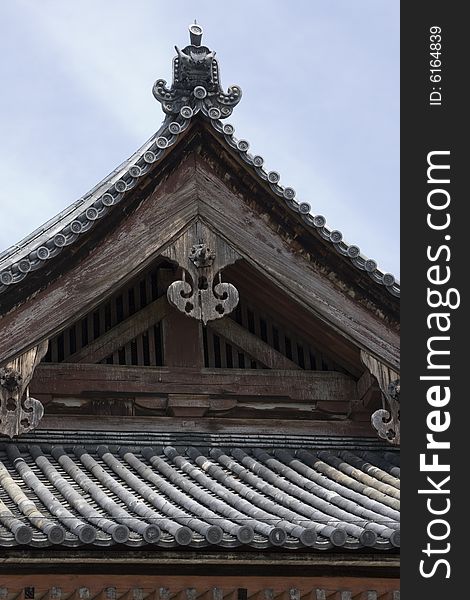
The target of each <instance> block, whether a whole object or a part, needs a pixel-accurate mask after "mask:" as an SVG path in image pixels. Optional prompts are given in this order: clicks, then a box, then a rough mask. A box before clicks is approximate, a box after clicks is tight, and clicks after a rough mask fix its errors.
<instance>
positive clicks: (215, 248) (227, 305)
mask: <svg viewBox="0 0 470 600" xmlns="http://www.w3.org/2000/svg"><path fill="white" fill-rule="evenodd" d="M162 255H163V256H166V257H167V258H169V259H170V260H172V261H174V262H176V263H178V265H179V266H180V267H181V268H182V269H183V279H182V280H181V281H175V282H173V283H172V284H171V285H170V286H169V287H168V291H167V297H168V301H169V302H170V303H171V304H172V305H173V306H175V307H176V308H177V309H178V310H179V311H181V312H182V313H184V314H185V315H187V316H188V317H193V318H194V319H198V320H199V321H202V322H203V323H204V324H206V323H207V322H208V321H213V320H214V319H220V318H221V317H224V316H225V315H227V314H229V313H231V312H232V310H233V309H234V308H235V307H236V306H237V304H238V290H237V289H236V288H235V286H233V285H232V284H231V283H222V276H221V272H222V270H223V269H224V268H225V267H227V266H228V265H231V264H233V263H234V262H235V261H237V260H238V259H240V258H241V256H240V255H239V254H238V253H237V252H236V251H235V250H234V249H233V248H232V247H231V246H229V245H228V244H227V242H226V241H225V240H223V239H222V238H221V237H219V236H218V235H216V234H215V233H214V232H213V231H212V230H211V229H209V227H207V226H206V225H205V224H204V223H203V222H201V221H197V222H196V223H194V224H193V225H192V226H191V227H190V228H189V229H187V230H186V231H185V232H184V233H183V234H182V235H181V236H180V237H179V238H178V239H177V240H176V241H175V242H174V243H173V244H172V245H171V246H170V247H169V248H167V249H166V250H165V251H164V252H163V253H162Z"/></svg>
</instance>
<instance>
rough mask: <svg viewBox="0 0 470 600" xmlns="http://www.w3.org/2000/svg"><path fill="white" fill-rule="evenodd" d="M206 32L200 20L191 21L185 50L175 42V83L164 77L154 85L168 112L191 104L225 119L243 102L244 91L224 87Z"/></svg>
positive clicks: (173, 111)
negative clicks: (208, 44) (202, 43)
mask: <svg viewBox="0 0 470 600" xmlns="http://www.w3.org/2000/svg"><path fill="white" fill-rule="evenodd" d="M202 35H203V29H202V27H201V26H200V25H199V24H198V23H196V21H195V22H194V23H192V24H191V25H189V39H190V44H189V45H188V46H186V47H185V48H183V49H182V50H180V49H179V48H178V46H175V49H176V56H175V57H174V58H173V83H172V84H171V87H170V88H169V87H168V86H167V82H166V81H165V80H164V79H157V81H156V82H155V83H154V85H153V89H152V92H153V95H154V96H155V98H156V99H157V100H158V101H159V102H160V103H161V105H162V109H163V112H164V113H166V114H167V115H172V116H174V115H178V114H180V111H181V109H182V108H183V107H190V108H191V109H192V110H193V113H196V112H198V111H199V110H201V111H202V112H203V114H205V115H207V116H210V117H211V118H214V115H217V118H219V119H225V118H226V117H229V116H230V115H231V114H232V110H233V107H234V106H236V105H237V104H238V103H239V102H240V99H241V96H242V91H241V89H240V88H239V87H238V86H237V85H232V86H230V87H229V88H228V90H227V92H224V91H223V90H222V87H221V85H220V76H219V63H218V61H217V59H216V58H215V52H214V51H212V50H210V49H209V48H208V47H207V46H203V45H201V42H202Z"/></svg>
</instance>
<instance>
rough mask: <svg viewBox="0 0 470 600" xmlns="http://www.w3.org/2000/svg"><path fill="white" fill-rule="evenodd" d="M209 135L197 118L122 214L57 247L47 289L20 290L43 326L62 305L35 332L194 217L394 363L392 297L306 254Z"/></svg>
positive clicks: (296, 227) (316, 254)
mask: <svg viewBox="0 0 470 600" xmlns="http://www.w3.org/2000/svg"><path fill="white" fill-rule="evenodd" d="M210 140H213V143H210ZM214 143H215V144H216V145H218V146H220V140H218V139H217V137H216V136H215V134H213V133H210V130H208V129H207V127H206V126H205V124H204V123H203V122H201V123H200V124H198V125H197V126H196V125H195V126H194V128H193V130H192V131H188V132H187V133H186V137H185V138H184V139H182V140H180V146H178V147H175V148H174V149H173V150H172V152H173V154H169V155H168V156H167V163H164V164H162V168H161V172H160V173H159V175H160V177H157V178H156V179H155V178H153V179H152V178H150V176H149V178H148V180H144V181H143V182H142V190H138V193H137V191H136V194H135V197H134V198H133V199H131V201H129V203H128V204H127V205H121V207H119V214H116V215H114V216H113V217H112V218H111V217H110V219H109V222H108V226H109V228H105V227H103V229H102V230H100V229H99V227H97V228H96V229H94V230H90V232H89V233H88V235H89V239H88V238H87V239H85V240H84V245H83V246H82V247H81V248H78V247H77V251H76V253H73V254H72V255H70V253H69V252H68V251H67V250H68V249H67V248H65V249H64V252H63V253H61V254H60V256H58V257H57V262H56V263H55V264H51V267H50V270H49V271H48V273H49V274H50V277H51V278H52V279H53V281H52V282H50V283H49V284H48V286H47V288H46V289H44V290H41V291H35V292H31V290H29V289H27V288H26V290H25V293H29V294H31V293H34V294H35V301H34V304H35V310H36V311H37V318H38V321H41V322H44V323H45V324H46V322H47V315H48V314H50V307H51V305H54V306H56V307H57V308H58V307H59V306H64V310H63V311H62V310H60V311H59V312H60V314H61V315H63V320H62V319H59V320H58V321H56V323H55V326H54V329H53V330H52V331H51V330H50V327H49V328H48V327H47V326H45V327H44V330H43V331H42V337H47V336H50V335H51V334H54V333H55V332H56V331H57V330H60V329H61V328H63V326H64V325H65V324H67V321H69V322H70V320H71V319H72V318H73V317H75V318H76V317H78V316H80V314H84V313H85V312H86V311H89V310H91V309H92V308H93V306H94V305H95V306H96V305H98V303H100V302H102V301H103V300H104V298H105V297H106V296H107V295H110V294H112V293H113V292H114V291H115V290H116V289H117V288H118V287H119V286H122V285H123V284H125V282H126V281H129V280H130V279H131V278H133V277H134V276H135V274H136V273H137V272H139V271H143V270H145V269H146V268H148V266H149V265H150V264H151V262H152V261H154V260H156V258H157V257H158V256H159V255H160V254H164V253H165V249H166V248H167V247H168V246H169V245H170V244H171V243H172V241H174V240H175V239H177V238H178V236H180V235H181V234H182V232H184V231H185V230H187V228H188V227H190V226H191V223H194V222H195V221H197V220H199V221H201V222H204V223H205V224H206V225H207V226H208V227H209V228H210V229H211V230H212V231H214V232H216V233H217V235H218V236H219V237H220V238H221V239H224V240H225V241H226V242H227V244H228V246H229V247H230V248H232V249H233V250H234V251H235V252H236V253H238V254H239V256H240V257H241V258H243V259H244V260H245V261H246V262H247V263H248V264H249V265H250V267H251V268H252V269H254V270H255V271H258V272H259V273H260V274H261V275H262V276H263V277H266V278H267V279H269V280H270V281H271V283H272V284H273V285H274V286H275V287H279V288H281V289H282V290H283V291H284V292H286V293H287V294H289V295H290V296H291V297H292V299H293V300H294V302H296V303H299V304H300V305H301V306H303V307H304V308H305V309H306V310H309V311H312V313H313V314H314V315H315V316H316V317H317V318H319V319H321V320H322V321H324V323H325V326H326V327H332V328H333V329H334V330H335V331H336V332H337V333H339V335H343V336H344V337H346V338H348V339H349V340H351V341H353V342H356V343H357V345H358V346H359V347H364V348H365V349H368V350H369V351H371V352H372V353H373V354H376V355H379V356H380V357H381V358H382V359H383V360H384V361H385V362H388V363H389V364H391V366H395V367H396V365H397V362H398V354H397V343H398V337H397V333H396V320H395V314H396V306H395V305H394V303H393V300H389V299H386V300H384V301H383V302H382V304H381V305H379V302H378V301H377V297H375V296H374V295H372V296H371V297H369V298H368V297H365V296H364V295H362V296H361V294H360V289H359V288H358V287H357V285H356V283H355V282H354V281H352V280H350V281H348V280H346V279H343V280H342V279H341V272H340V270H339V271H338V272H336V271H335V270H334V268H332V267H329V266H328V260H327V259H328V257H327V256H326V255H325V251H324V248H323V246H322V244H321V243H320V242H319V241H318V240H316V238H315V237H314V236H311V239H310V242H309V243H310V246H308V250H309V251H308V252H307V242H306V241H305V240H304V239H302V237H301V236H302V235H303V234H302V229H301V226H300V224H299V223H296V220H295V218H294V216H293V217H292V218H291V220H290V221H289V220H288V219H286V218H285V214H284V213H283V212H282V209H281V207H280V206H275V205H272V206H271V208H269V207H268V206H267V205H266V202H267V200H269V195H268V194H267V192H266V190H265V189H264V188H263V186H262V185H260V184H256V185H255V183H256V182H255V183H253V181H252V180H251V179H246V178H245V179H243V177H242V176H243V172H242V171H240V170H239V171H238V172H237V171H236V165H234V164H233V157H232V156H231V155H230V151H229V150H226V151H225V156H222V155H221V154H220V153H219V159H218V161H215V158H214V156H215V153H216V150H217V146H216V147H214ZM230 161H232V165H231V166H230V164H229V163H230ZM229 167H230V170H228V169H229ZM223 173H225V176H224V177H222V174H223ZM116 208H118V207H116ZM304 237H305V236H304ZM85 242H87V243H85ZM38 273H39V272H38ZM338 273H339V274H338ZM44 274H45V273H44V272H43V275H44ZM54 278H55V279H54ZM31 281H34V280H33V279H31ZM42 285H43V286H44V281H43V284H42ZM359 287H360V286H359ZM42 299H44V300H42ZM27 305H28V301H26V302H25V303H24V304H23V305H21V304H20V305H19V306H18V307H17V308H16V309H15V310H13V311H10V314H6V315H5V316H4V318H3V324H4V325H5V327H4V328H3V331H5V332H8V331H9V330H10V331H11V329H10V327H14V326H16V327H18V325H19V321H20V319H21V317H20V314H21V312H22V306H23V307H24V308H26V307H27ZM40 315H41V316H40ZM384 317H386V320H385V324H386V327H385V328H384ZM387 321H388V326H387ZM9 322H11V325H10V323H9ZM14 324H15V325H14ZM19 331H20V330H19V329H18V332H19ZM8 335H9V334H8ZM38 337H39V336H38ZM25 341H26V340H25V338H24V337H23V340H22V342H21V344H20V343H19V344H18V345H17V346H15V345H13V346H12V347H11V348H10V350H9V353H10V355H13V354H18V353H19V352H21V351H24V349H25V348H26V347H27V345H32V344H31V342H29V343H28V342H27V343H26V344H27V345H26V344H25ZM31 341H32V340H31ZM34 341H36V340H34ZM5 348H7V347H5ZM7 352H8V350H6V351H5V353H4V355H3V356H2V360H4V359H5V358H7Z"/></svg>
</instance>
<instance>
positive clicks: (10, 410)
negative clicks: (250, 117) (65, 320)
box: [0, 341, 48, 438]
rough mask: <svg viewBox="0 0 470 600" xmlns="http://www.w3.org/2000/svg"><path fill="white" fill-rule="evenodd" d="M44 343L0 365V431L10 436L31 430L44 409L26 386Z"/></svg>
mask: <svg viewBox="0 0 470 600" xmlns="http://www.w3.org/2000/svg"><path fill="white" fill-rule="evenodd" d="M47 346H48V342H47V341H45V342H42V343H41V344H39V345H38V346H35V347H34V348H31V350H28V351H27V352H25V353H24V354H22V355H21V356H19V357H18V358H15V359H14V360H12V361H10V362H8V363H6V364H5V365H4V366H3V367H0V434H3V435H8V436H9V437H11V438H12V437H14V436H17V435H20V434H21V433H25V432H27V431H31V430H32V429H34V428H35V427H37V425H38V423H39V421H40V420H41V418H42V416H43V414H44V408H43V406H42V404H41V402H39V400H36V399H35V398H31V397H30V395H29V390H28V386H29V382H30V381H31V379H32V377H33V374H34V369H35V368H36V365H37V364H38V363H39V362H40V361H41V359H42V357H43V356H44V355H45V354H46V352H47Z"/></svg>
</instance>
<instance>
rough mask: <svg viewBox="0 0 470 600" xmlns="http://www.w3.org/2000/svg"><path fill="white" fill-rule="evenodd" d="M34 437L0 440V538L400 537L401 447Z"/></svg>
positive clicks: (304, 544) (243, 541)
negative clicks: (147, 442)
mask: <svg viewBox="0 0 470 600" xmlns="http://www.w3.org/2000/svg"><path fill="white" fill-rule="evenodd" d="M76 437H77V436H76ZM31 441H33V443H24V442H21V443H13V442H7V443H5V444H2V445H1V446H0V545H3V546H13V545H18V544H19V545H29V546H35V547H42V546H50V545H63V546H72V547H74V546H81V545H91V544H93V545H97V546H111V545H116V544H121V545H122V544H125V545H128V546H144V545H156V546H161V547H178V546H190V547H196V548H197V547H204V546H210V545H213V546H219V547H225V548H236V547H238V546H243V545H245V546H251V547H254V548H259V549H262V548H270V547H279V546H280V547H283V548H286V549H292V550H295V549H302V548H311V549H315V550H328V549H332V548H334V547H343V548H344V549H349V550H355V549H359V548H364V547H369V548H374V549H376V550H389V549H392V548H394V547H397V546H399V543H400V529H399V527H400V526H399V511H398V509H399V494H400V491H399V479H398V477H397V476H396V475H397V472H396V470H397V466H396V464H395V462H396V455H395V454H393V462H391V460H390V458H391V457H390V456H389V455H390V453H387V451H385V450H378V449H366V450H365V451H364V452H363V451H362V450H361V449H359V450H357V452H355V451H354V449H351V448H349V449H348V450H343V449H341V448H337V449H333V448H329V449H321V446H319V449H318V448H317V449H315V448H312V447H310V448H298V449H297V450H296V449H295V444H292V443H291V444H290V448H287V449H286V448H281V447H279V448H272V447H271V448H267V447H264V448H263V447H261V446H260V445H258V447H254V446H253V447H246V446H245V447H243V448H241V447H236V446H231V445H230V446H227V445H226V444H225V445H224V447H222V446H220V447H217V446H215V445H214V444H213V443H209V444H208V445H198V446H194V445H190V444H189V445H181V446H180V445H175V446H174V445H155V446H150V445H144V446H142V445H139V442H138V441H136V442H134V443H131V444H129V445H128V446H127V445H124V444H120V443H119V441H118V440H116V441H118V443H112V441H113V440H112V436H111V437H110V435H109V434H108V436H107V437H106V438H104V441H105V442H106V443H104V444H103V443H102V444H90V443H87V439H86V438H84V439H82V440H77V439H74V443H75V444H77V445H75V446H72V445H71V444H70V443H69V444H61V443H58V444H45V443H42V442H41V436H38V439H37V443H34V440H31ZM226 441H227V440H226ZM80 442H83V443H80ZM361 453H362V454H364V456H361ZM392 472H393V474H392Z"/></svg>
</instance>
